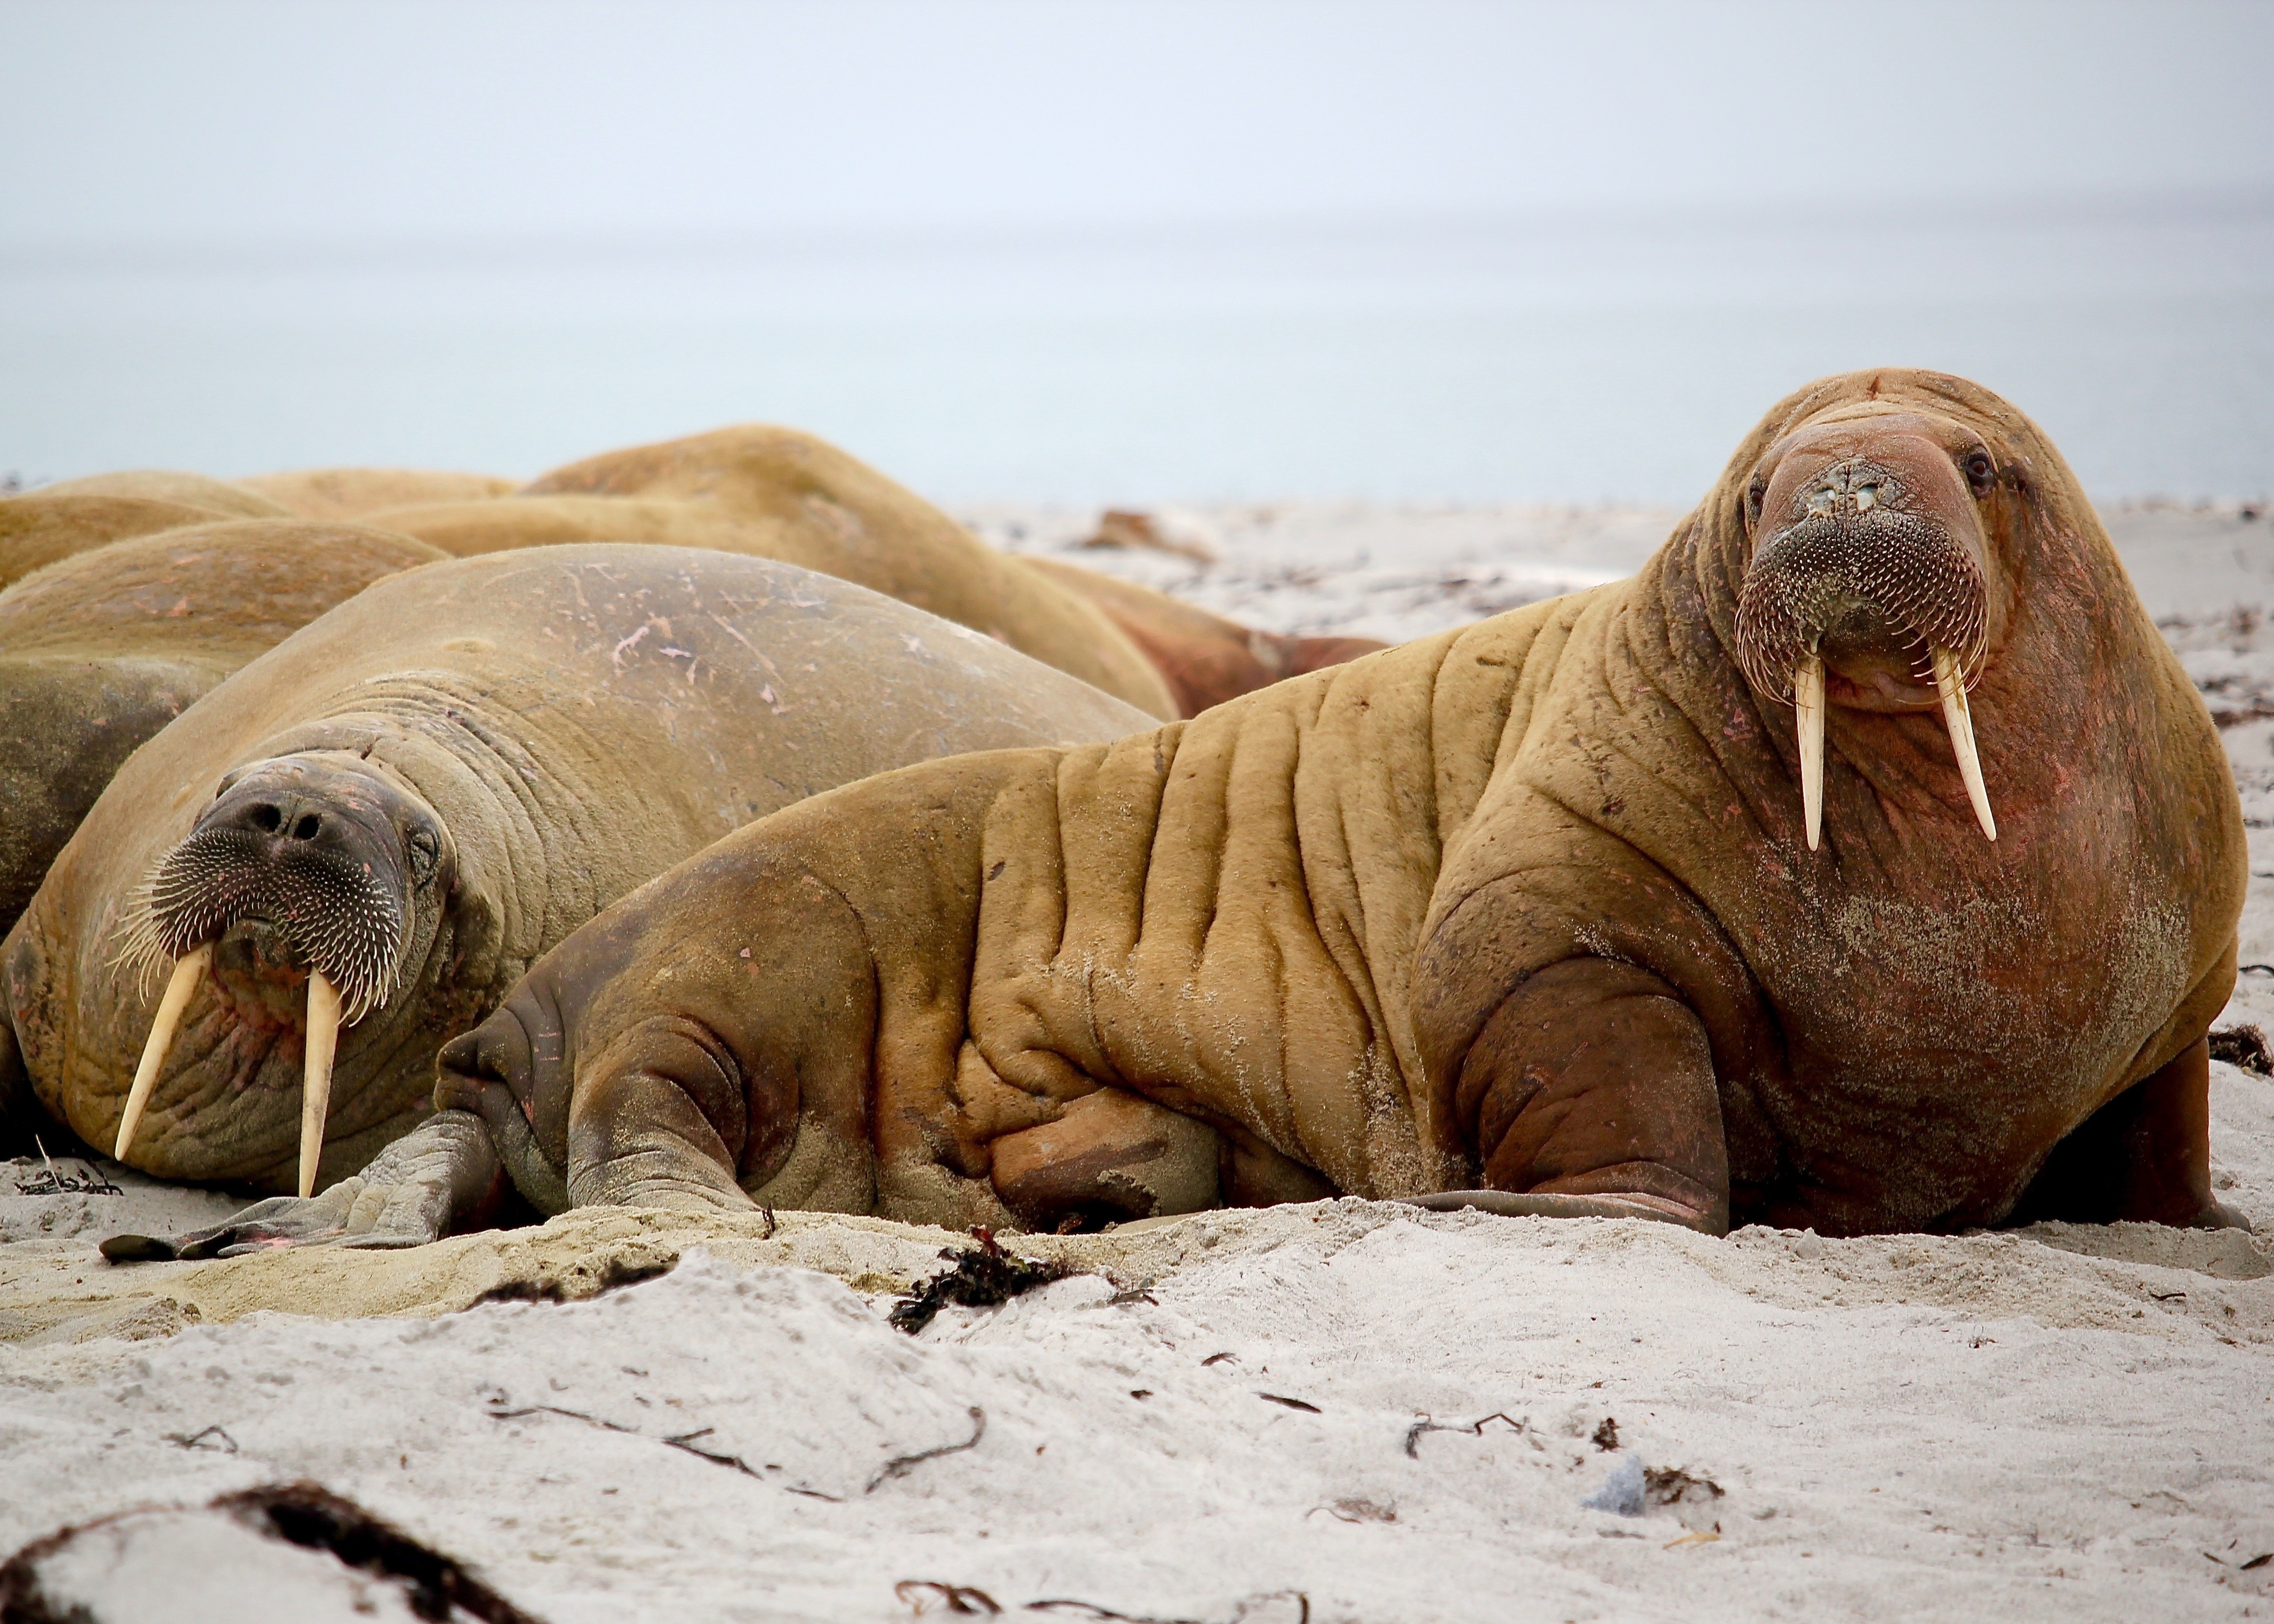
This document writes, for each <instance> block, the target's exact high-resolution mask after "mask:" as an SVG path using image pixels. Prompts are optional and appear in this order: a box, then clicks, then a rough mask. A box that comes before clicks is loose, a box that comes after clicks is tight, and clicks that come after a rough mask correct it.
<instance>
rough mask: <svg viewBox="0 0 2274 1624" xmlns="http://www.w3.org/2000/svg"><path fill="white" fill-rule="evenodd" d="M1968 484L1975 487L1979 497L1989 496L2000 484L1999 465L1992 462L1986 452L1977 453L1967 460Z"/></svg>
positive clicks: (1969, 456)
mask: <svg viewBox="0 0 2274 1624" xmlns="http://www.w3.org/2000/svg"><path fill="white" fill-rule="evenodd" d="M1966 483H1967V484H1968V485H1972V486H1973V487H1974V494H1975V495H1977V496H1987V495H1989V494H1990V490H1991V487H1992V486H1993V485H1996V484H1997V483H1998V465H1997V464H1996V463H1995V462H1992V461H1991V460H1990V454H1989V453H1988V452H1986V451H1977V452H1973V453H1971V454H1970V455H1968V457H1967V459H1966Z"/></svg>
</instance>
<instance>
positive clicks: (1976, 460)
mask: <svg viewBox="0 0 2274 1624" xmlns="http://www.w3.org/2000/svg"><path fill="white" fill-rule="evenodd" d="M2014 477H2015V476H2014V470H2013V469H2011V468H2001V466H2000V465H1999V458H1998V456H1997V455H1996V453H1995V451H1994V450H1993V449H1992V447H1991V445H1990V443H1989V442H1988V440H1985V439H1984V436H1983V435H1981V434H1980V433H1978V432H1976V431H1975V430H1974V429H1972V428H1970V427H1969V426H1967V425H1965V424H1963V423H1962V422H1960V421H1958V420H1957V419H1955V418H1949V417H1940V416H1933V415H1928V414H1924V413H1921V412H1916V411H1906V410H1889V409H1887V408H1886V407H1885V406H1879V407H1876V408H1874V407H1865V408H1862V409H1858V408H1856V407H1850V408H1849V409H1848V410H1837V411H1834V412H1832V413H1829V414H1826V416H1823V417H1818V418H1816V419H1814V420H1812V421H1810V422H1808V423H1807V424H1806V425H1804V426H1802V427H1799V428H1797V429H1796V430H1794V431H1792V432H1788V433H1787V434H1785V435H1783V436H1782V437H1781V438H1780V439H1778V440H1775V441H1774V442H1773V443H1772V444H1771V445H1770V446H1769V447H1768V448H1767V450H1766V452H1765V453H1764V454H1763V455H1761V457H1760V459H1759V461H1758V463H1757V464H1756V465H1755V466H1754V469H1753V470H1752V475H1751V479H1750V480H1749V482H1748V483H1747V484H1746V486H1745V495H1744V503H1743V523H1744V526H1745V530H1746V533H1747V535H1748V536H1749V537H1750V538H1751V543H1752V552H1751V560H1750V561H1749V563H1748V564H1747V566H1746V568H1745V571H1744V576H1743V584H1742V586H1741V588H1740V590H1739V592H1738V596H1737V613H1736V656H1737V663H1738V665H1739V666H1740V667H1741V668H1742V669H1743V672H1744V674H1745V678H1746V680H1747V681H1749V682H1750V683H1751V685H1752V686H1753V688H1755V689H1756V690H1758V692H1759V693H1761V694H1762V695H1766V697H1768V698H1770V699H1773V700H1775V701H1778V702H1780V703H1791V704H1792V705H1793V707H1794V709H1795V712H1796V726H1797V730H1798V734H1799V746H1800V770H1801V799H1802V803H1803V816H1804V817H1805V820H1806V825H1807V831H1808V845H1809V849H1810V850H1811V851H1813V850H1814V849H1816V846H1818V841H1819V838H1820V836H1821V833H1822V828H1823V816H1824V718H1825V707H1826V704H1827V703H1828V704H1834V705H1841V706H1846V707H1849V708H1851V709H1855V710H1859V711H1912V710H1929V709H1935V708H1939V710H1940V711H1941V713H1942V718H1943V722H1944V725H1945V726H1946V727H1947V728H1948V729H1949V733H1950V743H1951V748H1952V752H1953V754H1954V756H1956V758H1957V763H1958V771H1959V776H1960V778H1962V780H1963V781H1964V783H1965V786H1966V793H1967V797H1968V799H1969V801H1971V803H1972V805H1973V808H1974V816H1975V818H1976V821H1977V823H1980V825H1981V828H1982V832H1983V833H1984V835H1985V836H1987V837H1988V838H1991V839H1992V840H1995V839H1996V838H1998V824H1997V820H1996V819H1995V818H1994V817H1993V816H1992V813H1991V808H1990V794H1989V790H1988V788H1987V787H1986V786H1984V782H1983V778H1982V766H1981V762H1980V759H1979V757H1978V756H1977V752H1976V749H1975V742H1974V725H1973V719H1972V715H1971V712H1970V711H1969V708H1968V703H1967V691H1968V689H1969V688H1971V687H1973V686H1974V685H1975V684H1976V683H1977V682H1978V681H1979V680H1981V677H1982V673H1983V672H1984V668H1985V665H1986V664H1987V661H1988V659H1989V658H1990V655H1991V653H1992V649H1993V647H1994V645H1995V638H1996V634H1997V632H1998V630H1999V626H2000V624H2001V623H2002V621H2003V619H2004V605H2003V604H2002V602H2001V594H2000V591H1999V570H1998V568H1997V560H1995V558H1994V557H1993V556H1992V547H1991V544H1990V541H1989V538H1988V533H1987V528H1986V527H1985V523H1984V509H1985V507H1986V505H1987V504H1989V503H1990V502H1992V500H1993V499H1995V498H1996V496H1997V494H1998V492H1999V488H2000V485H2001V484H2003V485H2007V486H2010V485H2012V484H2013V483H2014Z"/></svg>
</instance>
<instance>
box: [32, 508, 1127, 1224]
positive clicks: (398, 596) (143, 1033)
mask: <svg viewBox="0 0 2274 1624" xmlns="http://www.w3.org/2000/svg"><path fill="white" fill-rule="evenodd" d="M1143 720H1144V718H1143V717H1142V715H1141V713H1140V712H1138V711H1133V709H1131V708H1130V707H1128V706H1126V705H1123V704H1121V703H1118V701H1115V700H1113V699H1111V698H1110V697H1108V696H1107V695H1103V694H1100V693H1098V692H1097V691H1096V689H1094V688H1088V687H1087V686H1086V685H1084V684H1082V683H1080V682H1077V681H1075V680H1073V679H1072V678H1070V677H1067V676H1065V675H1064V674H1063V673H1057V672H1052V671H1050V670H1049V669H1048V668H1046V667H1043V666H1041V665H1036V664H1035V662H1033V661H1031V660H1028V659H1027V658H1024V657H1023V656H1020V655H1019V654H1017V653H1015V652H1013V651H1012V650H1007V649H1005V648H1003V647H1002V646H1001V645H1000V644H998V643H993V642H992V641H990V640H989V639H986V638H983V637H979V636H976V635H973V634H971V633H970V632H968V631H967V630H965V629H963V628H960V627H955V626H952V625H950V624H948V623H946V622H945V621H942V620H937V619H935V618H933V617H931V616H929V615H924V614H922V613H918V612H917V611H915V610H913V609H910V608H908V607H907V605H903V604H898V603H894V602H892V600H890V599H888V598H881V597H878V596H877V594H875V593H871V592H866V591H863V590H861V589H860V588H858V587H855V586H852V585H849V584H848V583H844V582H840V581H834V580H831V579H829V578H827V577H825V576H821V575H814V574H813V573H811V572H809V571H806V570H801V569H797V568H793V567H791V566H788V565H785V564H779V563H776V562H772V561H771V560H762V559H751V558H741V557H734V556H730V555H727V554H723V553H704V552H697V551H694V550H691V549H681V548H669V547H637V546H617V547H608V546H584V547H557V548H543V549H534V550H531V551H528V552H523V553H501V554H498V555H496V556H494V557H491V558H483V559H468V560H449V561H447V562H443V563H439V564H433V565H429V566H427V567H425V568H421V569H418V570H414V571H410V572H409V573H407V574H405V575H399V576H396V577H395V578H393V579H391V580H388V581H383V582H380V583H378V584H377V585H375V586H373V587H372V588H370V589H368V590H365V592H363V593H361V594H359V595H358V596H357V597H356V598H352V599H350V601H349V602H347V603H345V604H343V605H341V606H340V607H339V608H337V609H336V610H335V611H333V612H332V613H329V614H328V615H325V616H324V617H322V618H321V619H320V620H317V621H315V622H314V623H313V624H312V625H310V626H308V627H306V628H303V629H302V630H301V631H300V632H298V633H297V634H296V635H293V636H292V637H290V638H288V639H287V640H286V641H285V642H283V643H281V644H279V645H278V646H277V647H276V648H275V649H272V650H269V651H268V653H267V654H265V655H263V656H262V657H261V658H259V659H257V660H255V661H253V662H252V664H251V665H247V666H246V667H245V669H243V670H242V671H239V672H238V673H236V675H234V676H232V677H230V679H229V680H226V681H224V682H222V684H221V685H220V686H219V687H217V688H215V689H214V690H213V691H212V692H210V693H208V694H207V695H205V696H204V697H203V698H202V699H200V701H198V703H196V704H194V705H192V707H191V708H190V709H189V710H188V711H184V713H183V714H182V716H181V717H180V718H177V720H176V721H175V722H174V723H173V724H172V725H171V726H169V727H167V728H166V729H165V730H164V731H163V732H162V733H159V735H158V736H157V737H156V738H154V740H152V741H150V742H149V743H148V744H147V745H146V746H144V747H143V748H141V749H140V750H139V751H137V752H136V753H135V755H134V756H132V758H131V759H130V760H129V761H128V762H127V763H126V765H125V767H124V769H122V770H121V771H120V772H119V773H118V775H117V777H116V778H114V779H113V780H112V782H111V784H110V786H109V789H108V790H106V791H105V792H104V793H103V796H102V799H101V800H100V801H98V802H97V803H96V804H95V806H94V808H93V809H92V810H91V811H90V812H89V813H88V815H87V818H86V820H85V822H84V823H82V824H81V825H80V828H79V832H78V834H77V835H76V836H75V837H74V838H73V839H72V842H71V844H70V845H69V846H66V847H65V848H64V852H63V853H62V854H61V855H60V856H59V857H57V859H56V862H55V864H54V866H53V868H51V869H50V871H49V875H48V877H47V880H46V882H45V883H43V884H42V885H41V889H40V891H39V892H38V893H37V895H36V896H34V898H33V900H32V904H31V906H29V907H28V908H27V909H26V911H25V914H24V915H23V917H22V918H21V919H20V920H19V921H18V923H17V926H16V928H15V929H14V930H13V931H12V932H11V935H10V936H9V937H8V938H7V941H6V942H5V944H0V992H4V1011H5V1014H6V1016H7V1018H8V1024H9V1026H11V1027H12V1031H13V1035H14V1039H15V1042H16V1044H17V1045H20V1052H21V1061H22V1065H23V1069H24V1071H26V1073H27V1074H28V1078H29V1081H30V1085H31V1086H32V1088H33V1089H34V1091H35V1092H36V1094H37V1096H38V1099H39V1101H40V1102H41V1105H42V1106H44V1108H45V1109H46V1110H47V1111H48V1112H49V1114H50V1115H51V1116H55V1117H57V1118H60V1119H61V1120H63V1121H64V1122H66V1123H68V1124H70V1125H71V1126H72V1128H73V1129H74V1130H75V1131H76V1132H79V1134H80V1135H81V1136H82V1137H83V1138H86V1139H89V1140H90V1141H94V1142H98V1143H100V1144H102V1145H103V1146H104V1147H110V1146H112V1145H113V1144H114V1143H120V1142H121V1141H122V1140H123V1151H124V1155H123V1159H124V1160H125V1161H127V1162H130V1163H132V1165H134V1166H137V1167H139V1168H141V1169H144V1170H146V1171H148V1172H151V1173H154V1174H156V1175H158V1176H161V1177H176V1178H197V1179H225V1180H235V1181H243V1182H247V1183H257V1184H268V1185H271V1186H272V1187H274V1186H276V1185H282V1186H283V1187H284V1188H287V1189H290V1188H291V1187H292V1186H293V1183H294V1178H293V1173H294V1154H295V1149H296V1147H297V1148H298V1150H299V1152H300V1154H301V1162H300V1167H301V1175H302V1178H303V1179H304V1180H305V1179H308V1178H311V1177H314V1176H316V1175H317V1174H318V1173H319V1172H320V1174H321V1176H322V1177H324V1178H325V1180H326V1182H330V1181H331V1180H334V1179H337V1178H339V1177H343V1176H345V1175H349V1174H351V1173H353V1172H354V1171H356V1170H357V1169H360V1168H361V1167H362V1166H363V1165H364V1164H365V1162H368V1161H369V1160H370V1159H371V1158H372V1157H373V1155H374V1154H377V1153H378V1152H380V1150H381V1149H382V1147H388V1145H390V1143H391V1142H392V1141H394V1140H395V1139H399V1138H401V1137H402V1136H403V1135H404V1134H405V1133H406V1132H410V1130H411V1129H412V1128H414V1127H415V1126H416V1125H417V1124H418V1123H419V1122H420V1121H421V1120H422V1119H423V1118H424V1117H425V1116H427V1115H428V1114H429V1108H428V1105H427V1101H429V1100H430V1099H431V1096H432V1093H433V1055H434V1050H435V1048H436V1046H437V1045H438V1044H440V1042H441V1041H443V1039H445V1038H447V1037H448V1036H449V1035H450V1034H452V1033H453V1032H455V1031H457V1030H461V1029H463V1027H464V1026H468V1025H470V1024H471V1023H472V1022H473V1021H475V1020H478V1019H480V1017H481V1016H482V1015H484V1014H486V1012H487V1011H488V1009H489V1008H490V1006H491V1005H493V1004H494V1003H495V1001H496V1000H497V998H499V997H500V996H502V995H503V993H504V992H505V990H506V989H508V988H509V987H510V986H511V985H512V984H513V982H514V981H515V980H516V978H517V977H518V976H519V975H520V974H521V973H522V971H523V969H524V968H525V967H526V966H527V965H528V963H529V962H530V961H531V959H535V958H536V957H537V956H538V955H539V954H541V953H542V952H544V951H546V949H547V948H549V947H550V946H551V945H552V944H553V943H554V942H556V941H558V940H559V939H560V938H561V936H565V935H566V934H567V933H568V932H569V930H571V929H574V928H575V927H576V925H578V924H580V923H582V922H583V921H584V920H586V919H588V918H590V917H591V914H593V913H594V912H595V911H597V910H598V909H599V908H600V907H602V906H605V905H606V904H607V903H608V902H610V901H613V900H614V898H617V897H619V896H621V894H623V892H625V891H628V890H629V889H630V888H631V887H632V886H634V885H636V884H637V883H640V882H641V881H643V880H644V879H646V878H648V877H649V876H651V875H653V874H655V873H657V872H659V870H661V869H662V868H666V867H667V866H669V865H670V864H671V863H673V862H675V861H679V860H680V859H681V858H682V857H684V856H686V855H688V854H689V853H693V852H695V851H697V850H699V849H701V848H702V847H703V846H704V845H706V844H707V843H709V842H711V841H712V840H714V839H716V838H718V837H719V836H720V835H722V834H724V833H726V832H727V831H729V830H732V829H734V827H736V826H737V825H738V824H740V823H743V822H745V821H747V820H748V819H749V818H752V817H756V816H762V815H764V813H766V812H769V811H772V810H773V809H775V808H779V807H781V806H784V805H786V804H787V803H788V802H790V801H794V800H796V799H798V798H799V797H800V796H802V795H805V794H808V793H812V792H814V791H817V790H821V789H826V788H830V787H832V786H836V785H839V784H842V783H846V782H848V781H850V780H852V779H854V778H861V777H863V776H866V775H868V774H870V773H874V772H877V771H885V770H886V769H889V768H892V767H897V766H900V765H904V764H907V763H912V762H917V761H923V760H927V759H930V757H932V756H938V755H942V754H947V753H952V752H954V751H956V750H958V749H963V748H982V749H983V748H999V747H1002V746H1005V745H1010V744H1026V743H1042V742H1058V741H1065V742H1072V741H1082V740H1095V739H1101V738H1110V737H1113V736H1116V735H1118V734H1119V733H1124V732H1126V731H1127V730H1128V729H1129V728H1131V727H1133V726H1141V725H1142V722H1143ZM169 961H170V962H171V966H172V967H171V973H170V975H169V974H167V966H168V963H169ZM161 984H163V985H164V986H165V988H166V989H167V990H168V993H169V995H172V994H174V993H177V992H178V993H179V994H180V995H181V996H183V997H184V999H185V1000H186V1002H185V1004H184V1005H183V1006H182V1012H181V1021H180V1026H179V1033H178V1041H175V1042H173V1043H172V1044H171V1046H170V1047H168V1045H166V1044H165V1043H159V1044H156V1045H146V1038H147V1036H148V1034H150V1033H151V1032H152V1028H153V1020H154V1016H153V1010H154V1007H155V1006H158V1005H159V1004H160V1002H161V1001H160V998H159V996H158V989H159V987H160V986H161ZM167 1001H168V1002H169V1003H170V1002H171V998H170V996H169V999H168V1000H167ZM319 1030H320V1034H321V1036H323V1037H327V1038H328V1037H330V1036H332V1035H335V1034H336V1036H337V1038H338V1048H337V1052H336V1056H335V1061H334V1062H333V1063H331V1064H330V1065H329V1066H328V1068H318V1067H316V1066H314V1065H312V1064H311V1063H309V1061H308V1055H309V1053H310V1051H311V1050H312V1049H314V1048H316V1047H318V1045H315V1044H312V1043H311V1041H310V1035H311V1034H312V1033H317V1032H319ZM6 1047H9V1046H7V1045H4V1044H0V1048H6ZM138 1052H139V1053H141V1054H142V1055H143V1056H144V1062H145V1066H146V1068H147V1075H148V1078H149V1089H148V1092H147V1096H141V1097H142V1098H144V1099H147V1116H145V1117H143V1118H142V1119H141V1121H140V1122H139V1132H138V1131H136V1130H135V1129H132V1128H123V1127H122V1122H123V1120H124V1119H131V1118H132V1117H134V1116H135V1115H136V1110H135V1109H129V1108H128V1105H127V1101H128V1099H129V1097H130V1096H129V1083H130V1079H134V1078H135V1077H136V1076H137V1071H138V1068H137V1063H136V1056H137V1055H138ZM7 1058H8V1056H6V1055H4V1054H0V1063H4V1062H5V1061H6V1060H7ZM318 1070H322V1071H323V1075H322V1076H320V1077H318V1076H314V1075H312V1073H313V1072H315V1071H318ZM304 1078H305V1079H306V1084H305V1088H304ZM320 1087H321V1088H325V1089H328V1091H329V1092H328V1094H324V1095H322V1096H321V1097H322V1098H323V1099H326V1100H328V1106H327V1105H320V1107H319V1109H315V1110H314V1111H313V1112H312V1113H310V1112H308V1111H307V1110H306V1109H305V1105H306V1102H307V1101H310V1100H315V1099H318V1098H319V1095H320ZM0 1092H4V1091H0ZM136 1109H143V1108H142V1107H141V1106H139V1105H138V1107H137V1108H136ZM311 1123H312V1126H313V1129H314V1132H313V1135H312V1137H311V1136H310V1134H309V1133H308V1132H307V1125H308V1124H311ZM317 1153H320V1163H319V1161H318V1159H317Z"/></svg>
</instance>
